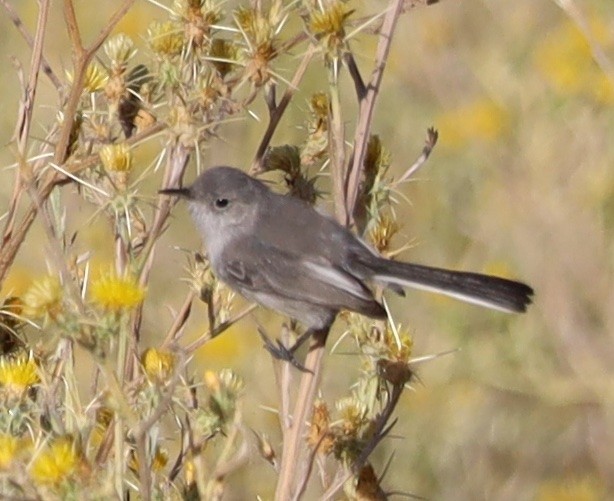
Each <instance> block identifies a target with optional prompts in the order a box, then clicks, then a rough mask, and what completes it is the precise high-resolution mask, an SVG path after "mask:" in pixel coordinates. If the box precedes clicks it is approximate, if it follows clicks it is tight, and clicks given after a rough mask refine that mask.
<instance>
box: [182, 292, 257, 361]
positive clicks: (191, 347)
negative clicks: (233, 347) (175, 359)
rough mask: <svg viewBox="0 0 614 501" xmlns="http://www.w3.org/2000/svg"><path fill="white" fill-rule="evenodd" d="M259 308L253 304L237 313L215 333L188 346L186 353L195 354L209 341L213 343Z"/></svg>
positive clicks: (209, 333) (211, 332)
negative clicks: (216, 338)
mask: <svg viewBox="0 0 614 501" xmlns="http://www.w3.org/2000/svg"><path fill="white" fill-rule="evenodd" d="M257 306H258V305H257V304H251V305H249V306H248V307H247V308H245V309H244V310H242V311H240V312H239V313H237V314H236V315H235V316H234V317H232V318H231V319H230V320H227V321H226V322H223V323H221V324H220V325H217V326H216V327H215V329H213V331H210V332H208V333H207V334H204V335H202V336H201V337H199V338H198V339H197V340H196V341H193V342H192V343H190V344H189V345H188V346H186V347H185V348H184V349H185V352H186V353H189V354H191V353H194V351H196V350H198V348H200V347H201V346H203V345H204V344H206V343H207V342H208V341H211V340H212V339H213V338H214V337H217V336H219V335H220V334H221V333H222V332H224V331H225V330H226V329H228V328H230V327H231V326H232V325H234V324H235V323H237V322H238V321H239V320H241V319H242V318H243V317H246V316H247V315H249V314H250V313H251V312H252V311H254V310H255V309H256V308H257Z"/></svg>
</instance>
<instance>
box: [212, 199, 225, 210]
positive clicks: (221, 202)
mask: <svg viewBox="0 0 614 501" xmlns="http://www.w3.org/2000/svg"><path fill="white" fill-rule="evenodd" d="M215 206H216V207H217V208H218V209H224V208H225V207H228V199H227V198H217V199H216V200H215Z"/></svg>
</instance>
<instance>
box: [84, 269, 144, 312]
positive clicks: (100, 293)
mask: <svg viewBox="0 0 614 501" xmlns="http://www.w3.org/2000/svg"><path fill="white" fill-rule="evenodd" d="M91 290H92V293H91V294H92V300H93V301H94V302H95V303H97V304H98V305H100V306H102V307H103V308H106V309H108V310H115V311H119V310H123V309H132V308H135V307H136V306H138V305H139V304H140V303H141V301H143V298H144V297H145V289H143V288H142V287H140V286H139V284H137V283H136V281H135V280H134V279H133V278H131V277H118V276H117V275H115V274H114V273H110V274H108V275H103V276H101V277H100V278H98V280H96V281H94V282H93V283H92V289H91Z"/></svg>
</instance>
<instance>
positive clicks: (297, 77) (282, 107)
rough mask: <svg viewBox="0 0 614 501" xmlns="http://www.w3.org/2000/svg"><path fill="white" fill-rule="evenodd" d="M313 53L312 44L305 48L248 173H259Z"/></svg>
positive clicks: (271, 114)
mask: <svg viewBox="0 0 614 501" xmlns="http://www.w3.org/2000/svg"><path fill="white" fill-rule="evenodd" d="M315 52H316V46H315V45H313V44H310V45H309V47H307V52H305V55H304V56H303V59H302V60H301V64H299V66H298V68H297V69H296V72H295V73H294V77H292V82H291V85H289V86H288V87H286V91H285V92H284V95H283V96H282V98H281V100H280V101H279V104H278V105H277V106H276V107H275V109H274V110H273V111H272V112H271V113H270V119H269V125H268V126H267V129H266V131H265V132H264V136H262V140H261V141H260V144H259V145H258V149H257V150H256V155H255V157H254V160H253V161H252V165H251V167H250V169H249V170H250V173H252V174H256V173H258V172H261V170H262V167H263V166H262V159H263V158H264V154H265V153H266V150H267V148H268V147H269V144H270V143H271V139H273V134H274V133H275V130H276V129H277V126H278V125H279V122H280V120H281V117H282V116H283V114H284V112H285V111H286V108H287V107H288V104H290V101H291V100H292V97H293V96H294V94H295V93H296V91H297V90H298V86H299V84H300V83H301V80H302V79H303V76H304V75H305V72H306V71H307V67H308V66H309V63H310V62H311V58H312V57H313V56H314V54H315Z"/></svg>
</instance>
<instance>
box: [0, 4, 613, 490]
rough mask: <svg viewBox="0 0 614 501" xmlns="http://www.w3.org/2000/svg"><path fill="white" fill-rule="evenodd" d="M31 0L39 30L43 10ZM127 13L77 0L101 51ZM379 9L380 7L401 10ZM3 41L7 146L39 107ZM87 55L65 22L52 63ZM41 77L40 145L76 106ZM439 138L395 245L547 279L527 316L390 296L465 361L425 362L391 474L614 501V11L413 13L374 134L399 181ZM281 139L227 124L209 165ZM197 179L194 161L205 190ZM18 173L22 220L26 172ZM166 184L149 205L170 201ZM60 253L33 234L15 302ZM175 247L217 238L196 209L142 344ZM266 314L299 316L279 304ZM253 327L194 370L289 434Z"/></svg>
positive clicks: (14, 278)
mask: <svg viewBox="0 0 614 501" xmlns="http://www.w3.org/2000/svg"><path fill="white" fill-rule="evenodd" d="M13 4H14V7H15V8H16V9H17V10H18V11H19V13H20V16H21V18H22V19H23V20H24V22H25V23H26V24H27V25H28V26H29V27H31V28H32V27H33V26H34V24H35V21H36V15H37V5H36V2H33V1H30V2H14V3H13ZM116 4H117V2H98V3H96V4H94V3H92V2H86V1H78V2H75V5H76V8H77V12H78V16H79V21H80V22H81V26H82V29H83V37H84V38H85V39H86V40H88V39H91V38H92V37H93V36H95V34H97V33H98V31H99V29H100V24H99V23H100V22H101V20H104V19H107V18H108V17H109V16H110V15H111V13H112V12H113V11H114V10H115V8H117V5H116ZM372 4H373V5H370V3H368V2H363V4H362V5H361V9H363V10H367V11H368V10H369V9H372V10H374V11H375V10H377V9H379V8H381V6H380V5H379V4H378V5H375V3H372ZM227 5H228V7H227V6H226V5H225V6H224V8H225V9H226V8H228V9H230V3H229V4H227ZM55 10H57V9H55ZM163 18H164V15H163V13H162V12H161V10H160V9H159V8H157V7H156V6H154V5H152V4H150V3H147V2H145V1H138V2H137V3H136V4H135V6H134V7H133V8H132V9H131V10H130V11H129V13H128V14H127V16H126V17H125V19H124V20H123V21H121V22H120V24H119V26H118V27H117V29H116V30H115V32H124V33H126V34H128V35H129V36H131V37H132V38H133V39H134V40H135V41H137V45H138V44H139V42H138V41H139V40H141V39H142V37H143V34H144V33H146V30H147V28H148V26H149V25H150V23H151V22H152V20H155V19H163ZM62 23H63V21H62V19H61V13H60V12H59V11H57V12H55V11H54V12H52V20H51V23H50V26H52V27H53V26H54V25H55V26H61V25H62ZM32 31H33V29H32ZM0 47H2V50H1V53H2V55H3V57H2V64H4V70H3V71H2V78H0V93H1V95H2V96H3V98H2V100H1V101H0V130H1V131H2V133H1V136H0V137H2V138H3V141H2V143H3V145H7V143H8V142H9V140H10V137H11V134H12V132H13V130H14V126H15V119H16V116H17V112H18V103H19V98H20V95H19V91H20V86H19V82H18V79H17V76H16V74H15V72H14V71H13V68H12V66H11V63H10V60H9V56H11V55H14V56H16V57H17V58H18V59H19V60H21V61H22V62H23V63H24V64H27V61H28V59H29V50H28V48H27V47H26V46H25V44H24V42H23V40H22V39H21V37H20V36H19V35H18V34H17V33H16V31H15V29H14V27H13V25H12V24H11V22H10V21H9V19H8V18H7V17H6V16H5V15H4V14H2V15H0ZM68 47H69V45H68V40H67V37H66V36H65V34H64V32H63V30H61V29H51V30H50V32H49V35H48V39H47V42H46V50H45V55H46V57H47V58H48V59H49V61H50V62H51V64H52V65H53V66H54V68H58V69H59V68H61V69H64V68H69V67H70V54H69V52H68V49H67V48H68ZM373 47H374V42H373V40H370V39H369V38H368V37H366V38H364V37H363V38H359V39H357V40H356V42H355V43H354V45H353V48H354V51H355V54H356V55H357V60H358V64H359V66H361V67H363V65H364V67H365V68H366V69H369V68H370V64H371V61H372V52H373ZM365 71H366V70H365ZM290 75H291V73H290V72H289V75H285V76H286V77H289V76H290ZM319 75H320V74H317V73H315V72H314V73H313V75H311V74H308V75H307V78H306V80H305V82H304V83H303V85H302V86H301V88H300V90H299V92H298V94H297V96H296V98H295V99H294V101H293V103H292V104H291V106H290V109H289V110H288V111H287V113H286V115H285V117H284V122H283V123H282V125H281V127H280V128H279V130H278V132H277V135H276V136H275V138H274V140H273V144H284V143H286V142H293V143H300V142H301V141H302V138H303V137H304V131H302V130H300V129H298V128H297V127H296V125H297V124H301V123H303V122H304V118H301V117H303V116H304V115H305V112H306V110H307V100H308V99H309V97H310V96H311V94H312V93H313V92H316V91H319V90H326V87H327V83H326V82H322V81H321V80H318V78H321V77H320V76H319ZM41 78H42V85H41V86H40V88H39V92H40V93H39V96H38V103H39V106H38V107H37V108H36V110H35V115H34V117H35V124H34V127H33V131H32V132H33V135H36V134H37V133H38V134H39V135H40V136H43V132H42V126H43V125H44V124H46V123H49V122H51V121H53V119H54V117H55V114H56V107H57V97H56V92H55V90H54V89H53V88H52V87H51V85H49V82H48V81H47V80H46V79H45V78H44V76H42V77H41ZM344 78H345V79H344V80H342V85H343V89H344V90H343V92H342V96H344V100H345V99H347V104H348V106H351V105H352V103H353V102H354V101H355V97H354V93H353V87H352V82H351V81H350V80H349V78H347V75H346V76H345V77H344ZM41 103H45V105H41ZM254 111H255V112H256V113H257V114H260V115H261V116H263V112H264V107H263V106H262V104H259V103H256V104H254ZM431 125H432V126H434V127H435V128H437V129H438V130H439V132H440V140H439V143H438V145H437V146H436V148H435V150H434V153H433V155H432V156H431V158H430V160H429V161H428V163H427V165H426V166H424V167H423V169H422V170H420V171H419V173H418V175H417V176H416V177H415V178H414V180H413V182H412V183H409V184H406V185H404V188H403V196H404V199H401V198H400V199H399V201H400V205H399V206H398V207H397V210H398V211H399V212H400V214H402V216H401V217H399V221H400V222H402V223H403V226H402V229H401V232H400V233H399V235H397V237H396V240H395V244H396V246H397V247H401V246H403V245H405V244H406V243H408V242H409V243H411V248H410V249H409V250H407V251H405V252H403V254H402V255H401V258H402V259H404V260H412V261H416V262H422V263H428V264H431V265H436V266H442V267H450V268H459V269H467V270H473V271H482V272H489V273H498V274H504V275H507V276H511V277H517V278H519V279H522V280H525V281H527V282H528V283H530V284H531V285H532V286H533V287H534V288H535V290H536V298H535V304H534V306H533V307H532V308H531V309H530V310H529V312H528V313H527V314H526V315H523V316H503V315H501V314H497V313H493V312H489V311H484V310H482V309H478V308H473V307H471V306H467V305H465V304H457V303H456V302H453V301H451V300H448V299H445V298H443V299H442V298H440V297H435V296H431V295H429V294H422V293H417V292H409V293H408V296H407V298H405V299H398V298H391V309H392V311H393V313H394V315H395V317H396V319H397V320H399V321H400V322H402V324H403V325H405V326H407V327H408V329H409V330H410V332H411V333H412V335H413V337H414V354H415V355H416V356H420V355H427V354H431V353H438V352H443V351H446V350H451V349H456V348H461V350H460V351H458V352H456V353H454V354H452V355H449V356H446V357H442V358H439V359H436V360H435V361H432V362H429V363H426V364H423V365H421V366H420V368H419V379H420V381H419V382H418V383H417V384H415V385H414V389H415V391H414V392H407V393H406V394H405V395H404V396H403V399H402V402H401V404H400V405H399V407H398V409H397V415H398V416H399V417H400V419H399V423H398V424H397V426H396V428H395V429H394V431H393V434H394V437H392V438H390V439H387V440H385V441H384V442H383V443H382V444H381V445H380V447H379V448H378V449H377V450H376V452H375V455H374V459H373V460H374V463H375V465H377V467H378V471H379V472H381V471H382V469H383V467H384V465H385V463H386V461H387V460H388V458H389V457H390V455H391V454H394V458H393V460H392V461H391V463H390V466H389V468H388V470H387V474H386V482H385V483H386V485H387V486H389V487H390V488H392V489H395V490H398V491H403V492H411V493H414V494H417V495H420V496H425V497H428V498H430V499H489V500H492V499H501V500H506V499H510V500H511V499H514V500H518V499H535V500H539V501H550V500H586V501H590V500H600V499H612V496H614V453H612V451H613V450H614V276H613V269H614V268H613V263H614V239H613V232H612V230H613V225H614V141H613V140H612V137H613V136H612V133H613V132H612V131H614V3H613V2H612V1H611V0H586V1H584V2H577V3H575V2H572V1H564V0H560V1H559V2H556V1H548V0H539V1H535V0H519V1H516V2H505V1H503V0H465V1H463V2H454V1H451V0H449V1H442V2H440V3H439V4H435V5H432V6H429V7H428V8H420V9H415V10H410V11H409V12H407V13H406V14H405V15H403V16H402V17H401V20H400V24H399V27H398V31H397V34H396V38H395V40H394V43H393V46H392V53H391V56H390V59H389V67H388V69H387V72H386V74H385V76H384V82H383V87H382V93H381V95H380V101H379V105H378V107H377V108H376V117H375V122H374V128H373V132H374V133H377V134H379V135H380V137H381V139H382V142H383V143H384V145H385V147H386V148H387V150H388V151H389V152H390V154H391V156H392V166H391V172H392V173H394V174H395V175H397V176H398V175H400V174H401V173H402V172H404V170H405V169H406V168H407V167H408V166H409V165H410V164H411V163H412V162H413V161H414V160H415V158H416V157H417V155H418V153H419V151H420V149H421V148H422V145H423V141H424V131H425V130H426V128H427V127H429V126H431ZM348 126H353V124H348ZM263 130H264V125H263V123H262V122H258V121H256V120H250V119H245V120H241V121H236V122H233V123H230V124H228V125H226V126H224V127H223V129H221V130H220V131H219V137H217V138H215V139H212V140H211V141H210V143H209V149H208V151H207V152H206V155H205V156H204V158H203V159H202V162H203V165H204V166H207V167H208V166H213V165H216V164H228V165H236V166H244V167H247V166H248V165H249V163H250V162H251V160H252V158H253V155H254V151H255V148H256V147H257V144H258V141H259V139H260V137H261V135H262V132H263ZM156 148H157V145H156V144H155V141H152V142H149V143H147V144H146V145H144V146H143V147H140V148H137V149H136V151H135V155H136V156H135V165H136V167H135V168H136V169H137V170H138V169H139V163H143V164H145V163H147V162H150V161H151V159H152V158H153V157H154V156H155V155H156V153H157V151H156ZM14 161H15V158H14V155H13V153H12V151H11V148H9V147H7V146H5V147H3V148H2V149H0V165H2V166H8V165H10V164H12V163H13V162H14ZM195 175H196V171H195V166H192V167H191V171H190V174H189V178H193V177H194V176H195ZM2 176H3V178H5V179H7V181H6V182H5V183H2V185H1V186H0V206H2V207H5V206H6V204H7V203H8V202H7V201H8V197H9V196H10V189H11V186H10V185H11V183H10V182H9V181H8V180H9V179H10V180H11V181H12V173H3V174H2ZM158 184H159V180H156V182H152V183H151V185H150V188H151V191H150V193H143V192H142V194H145V195H151V197H153V196H154V194H155V190H156V189H157V188H158ZM152 200H153V198H152ZM70 204H72V206H71V207H72V208H73V209H74V212H71V215H70V225H71V227H72V229H73V230H75V231H78V232H79V235H80V241H79V245H80V246H81V247H82V250H83V251H86V250H89V251H92V253H93V254H92V262H93V263H95V264H97V265H99V266H105V265H106V264H107V263H109V262H111V261H112V259H113V253H114V248H113V239H112V236H111V233H110V230H109V228H108V225H106V224H105V223H104V221H97V222H96V223H95V224H90V221H89V216H90V215H91V214H92V212H93V209H92V207H89V206H88V204H87V203H86V202H84V201H83V200H80V199H77V198H75V199H74V200H72V201H71V202H70ZM45 245H46V239H45V236H44V232H43V231H42V229H41V227H40V226H39V224H38V223H35V226H34V227H33V229H32V230H31V232H30V233H29V235H28V237H27V240H26V245H25V246H24V247H23V248H22V249H21V251H20V254H19V256H18V259H17V261H16V263H15V265H14V266H13V268H12V270H11V273H10V275H9V277H8V279H7V280H6V282H5V284H4V286H3V290H2V295H3V296H6V295H7V294H12V295H20V294H22V293H23V292H24V291H25V290H26V289H27V288H28V287H29V285H30V284H31V282H32V280H35V279H37V278H38V277H40V276H41V275H44V274H45V273H46V270H47V262H46V258H45ZM175 246H180V247H182V248H185V249H192V250H193V249H198V248H199V246H200V241H199V238H198V236H197V235H196V233H195V230H194V229H193V226H192V225H191V221H189V220H188V214H187V211H186V210H185V208H183V207H178V208H177V209H176V210H175V212H174V218H173V221H172V224H171V227H170V229H169V231H168V232H167V233H166V234H165V236H164V237H163V239H162V245H161V246H159V248H158V252H157V255H156V261H155V265H154V266H155V272H154V273H153V276H152V280H151V283H150V285H149V288H148V302H147V303H146V314H145V324H144V332H145V337H144V341H143V344H144V346H147V345H151V346H156V345H157V343H159V342H160V339H161V338H162V337H163V336H164V334H165V332H166V330H167V328H168V326H169V325H170V324H171V322H172V316H171V314H170V308H174V309H177V308H179V306H180V303H181V301H182V299H183V297H184V295H185V290H186V287H187V285H186V283H185V282H184V281H182V280H181V279H180V277H182V276H186V272H185V266H186V254H185V253H184V252H182V251H179V250H177V249H176V247H175ZM256 316H257V318H258V319H260V320H262V321H266V322H278V321H279V319H277V317H276V316H275V315H273V314H271V313H269V312H266V311H258V312H257V313H256ZM199 319H202V322H203V323H202V324H200V323H199ZM205 319H206V311H205V308H204V307H202V308H200V309H199V310H198V311H196V312H195V314H194V315H193V317H192V318H191V321H190V325H189V329H190V332H191V335H192V336H193V337H195V336H197V335H198V334H201V333H202V332H203V326H204V325H205ZM255 325H256V324H255V322H254V321H253V320H252V319H249V318H248V319H245V320H243V321H242V322H240V323H239V324H238V325H236V326H235V327H233V328H232V329H231V330H230V331H228V332H226V333H224V335H222V336H220V337H219V338H217V339H215V340H213V341H212V342H210V343H208V344H207V345H205V346H204V347H203V348H202V349H201V350H200V351H199V353H198V356H197V360H196V363H193V364H192V369H193V370H195V371H201V372H204V371H205V370H208V369H211V370H217V369H220V368H223V367H231V368H233V369H234V370H235V371H236V372H238V373H239V374H240V375H241V376H242V377H243V378H244V379H245V382H246V391H245V403H244V407H243V409H244V410H243V413H244V419H245V421H246V422H247V424H248V425H250V426H253V427H255V428H258V429H268V430H269V434H270V435H271V436H272V437H273V439H274V438H275V437H276V435H275V434H276V431H275V430H276V419H275V417H274V416H273V415H272V414H271V413H269V412H267V411H266V410H264V409H263V407H274V406H275V405H276V402H275V398H274V395H272V394H271V391H270V381H271V379H272V368H271V362H270V358H269V356H268V354H267V353H266V352H265V351H264V350H262V349H261V341H260V339H259V337H258V336H257V335H256V333H255ZM271 325H273V324H271ZM336 336H337V335H335V337H336ZM337 351H338V352H339V353H338V354H333V355H331V356H330V357H329V358H328V360H327V362H326V364H327V365H326V368H325V373H324V377H325V383H324V385H323V388H324V391H325V392H326V397H327V398H334V397H335V396H339V395H342V394H344V393H345V392H347V389H348V385H349V384H351V382H352V381H353V379H354V378H355V377H356V374H357V373H358V371H359V370H360V367H359V362H358V361H357V358H355V357H354V356H352V355H351V354H348V353H347V350H345V351H344V349H343V345H342V346H341V347H340V348H338V350H337ZM274 478H275V477H274V474H273V472H271V471H270V470H269V468H268V465H266V463H264V462H262V461H260V462H259V461H254V462H253V463H250V464H248V465H247V466H245V467H243V468H242V469H240V470H239V471H238V472H236V473H235V474H234V475H233V478H232V479H231V480H230V481H229V485H230V486H231V490H230V491H229V493H228V499H244V497H243V496H244V495H245V494H246V493H248V494H249V495H250V496H254V495H255V493H261V494H262V495H263V496H264V498H265V499H266V498H268V497H269V496H270V494H271V492H272V491H271V489H272V485H273V483H274Z"/></svg>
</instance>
